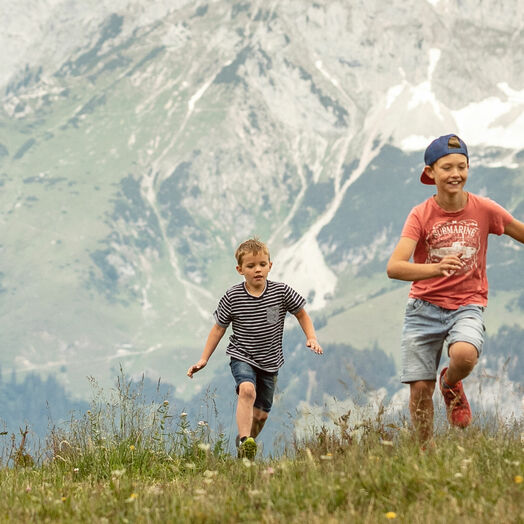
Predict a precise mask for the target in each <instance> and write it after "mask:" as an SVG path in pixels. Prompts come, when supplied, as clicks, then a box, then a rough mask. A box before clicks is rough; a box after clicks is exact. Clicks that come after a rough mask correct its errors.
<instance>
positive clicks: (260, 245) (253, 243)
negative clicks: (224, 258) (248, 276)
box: [235, 237, 270, 266]
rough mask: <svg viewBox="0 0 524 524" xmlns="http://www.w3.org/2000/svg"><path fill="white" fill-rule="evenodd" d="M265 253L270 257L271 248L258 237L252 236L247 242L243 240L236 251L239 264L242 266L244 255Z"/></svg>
mask: <svg viewBox="0 0 524 524" xmlns="http://www.w3.org/2000/svg"><path fill="white" fill-rule="evenodd" d="M260 252H262V253H264V254H266V255H267V257H268V259H269V258H270V256H269V249H268V247H267V246H266V244H264V242H262V241H261V240H259V239H258V238H257V237H253V238H250V239H249V240H246V241H245V242H242V244H240V245H239V246H238V248H237V250H236V251H235V258H236V259H237V264H238V265H239V266H242V260H243V259H244V256H245V255H247V254H249V253H253V254H254V255H257V254H258V253H260Z"/></svg>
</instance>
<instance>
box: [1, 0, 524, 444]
mask: <svg viewBox="0 0 524 524" xmlns="http://www.w3.org/2000/svg"><path fill="white" fill-rule="evenodd" d="M2 12H3V16H2V18H1V20H0V46H1V49H2V60H1V61H0V93H1V94H0V195H1V207H0V213H1V214H0V224H1V239H0V254H1V258H0V308H1V315H0V334H1V335H0V337H1V339H0V340H1V345H0V348H1V350H0V365H1V369H2V372H3V373H2V376H1V383H0V398H2V400H3V402H2V406H3V410H4V411H3V412H2V413H0V418H1V419H2V420H4V423H5V426H6V427H7V428H8V429H9V430H16V426H17V425H18V424H21V423H22V421H24V420H27V421H29V422H30V423H31V424H32V425H33V427H34V428H35V431H39V432H42V431H44V429H45V425H46V419H47V417H48V416H49V412H51V413H50V414H51V418H52V419H53V420H54V421H56V420H59V419H60V418H62V417H64V416H66V415H67V412H68V410H70V409H73V408H74V409H82V407H83V406H85V401H86V400H87V399H89V397H90V383H89V381H88V380H87V378H86V377H88V376H93V377H95V379H96V380H97V381H98V382H99V383H100V384H102V385H104V386H106V387H110V386H111V384H112V383H113V381H114V379H115V377H116V375H117V374H118V370H119V368H120V366H122V368H123V369H124V370H125V371H126V373H129V374H130V375H132V376H137V377H140V376H141V375H142V374H145V376H146V377H147V380H148V381H150V382H151V384H154V383H156V382H157V380H158V379H159V378H161V381H162V383H163V384H165V385H166V387H168V389H167V390H166V391H169V393H166V394H168V395H169V396H171V397H172V399H173V400H174V402H175V405H176V406H177V407H180V408H181V409H182V407H183V408H184V409H189V408H192V409H194V410H195V412H198V409H199V406H201V399H202V395H203V393H204V391H205V390H206V388H210V389H209V391H219V392H220V395H218V394H216V398H217V406H218V409H219V413H220V412H221V413H223V416H222V419H221V421H222V423H223V424H224V425H225V426H226V431H234V429H232V428H234V417H233V409H234V408H233V402H234V392H233V387H232V380H231V379H230V377H229V370H228V368H227V361H226V358H225V356H224V348H225V342H226V340H225V339H224V343H223V344H222V345H221V346H220V348H219V349H218V350H217V352H216V354H215V355H214V357H213V359H212V361H211V362H210V364H209V366H208V367H207V368H206V370H205V371H203V372H202V373H200V374H198V375H197V376H196V377H195V379H194V380H193V381H189V380H188V379H187V378H186V377H185V373H186V370H187V368H188V367H189V365H190V364H192V363H193V362H194V361H196V360H197V359H198V357H199V355H200V352H201V349H202V346H203V343H204V341H205V337H206V335H207V333H208V330H209V329H210V327H211V325H212V322H213V320H212V312H213V310H214V308H215V306H216V303H217V301H218V299H219V297H220V296H221V295H222V293H223V292H224V290H225V289H226V288H227V287H229V286H231V285H232V284H234V283H236V282H237V281H238V275H237V273H236V271H235V267H234V266H235V260H234V257H233V252H234V249H235V248H236V246H237V244H238V243H239V242H240V241H242V240H244V239H245V238H247V237H249V236H251V235H254V234H255V235H258V236H259V237H261V238H262V239H263V240H266V241H267V242H268V243H269V245H270V248H271V252H272V258H273V260H274V267H273V270H272V273H271V278H272V279H273V280H284V281H286V282H288V283H289V284H290V285H292V286H293V287H294V288H296V289H297V290H298V291H299V292H301V293H302V294H303V295H304V296H306V297H307V298H308V310H309V311H310V313H311V315H312V316H313V318H314V320H315V323H316V325H317V327H318V334H319V338H320V339H321V342H322V343H323V345H324V347H325V349H326V354H325V356H324V357H322V358H318V357H317V356H315V355H313V354H312V353H309V352H308V350H307V349H306V348H305V347H303V341H302V339H301V336H300V333H299V332H297V331H296V329H294V328H295V326H296V322H295V320H294V319H293V318H290V319H289V320H288V326H289V328H290V329H289V331H288V332H287V334H286V355H287V363H286V365H285V366H284V368H283V370H282V373H281V377H280V382H279V388H280V389H279V395H278V397H277V402H276V406H275V412H274V415H273V418H272V421H273V422H270V423H268V430H267V433H268V435H271V437H273V436H275V435H278V434H279V433H280V432H282V431H283V427H284V426H286V424H289V423H291V424H294V423H295V422H296V421H297V420H298V419H300V420H301V421H302V422H303V424H305V425H307V423H308V422H307V421H306V422H304V420H305V419H304V420H303V419H302V418H301V417H302V415H301V413H302V412H303V411H304V410H303V408H306V409H309V411H310V412H311V413H316V415H315V416H316V417H317V418H320V419H322V417H325V416H327V415H326V414H328V413H331V412H332V411H333V410H336V409H342V410H344V409H350V408H351V406H352V403H353V402H357V403H359V402H360V403H361V404H365V403H366V402H368V401H369V400H370V399H371V398H375V399H377V398H378V399H382V400H384V402H387V403H388V405H390V406H393V408H392V409H393V411H395V409H400V407H398V408H395V407H394V406H404V404H405V398H406V390H405V388H403V387H401V386H400V385H399V384H398V378H397V365H398V363H399V338H400V328H401V323H402V317H403V309H404V302H405V299H406V297H407V292H408V286H407V285H406V284H404V283H399V282H393V281H389V280H388V278H387V276H386V274H385V264H386V261H387V259H388V257H389V255H390V253H391V250H392V248H393V246H394V245H395V243H396V241H397V239H398V236H399V233H400V230H401V227H402V224H403V222H404V219H405V217H406V215H407V213H408V212H409V210H410V209H411V207H413V205H415V204H417V203H418V202H420V201H422V200H423V199H425V198H426V197H428V196H430V195H431V194H432V189H431V188H429V187H427V186H423V185H422V184H420V183H419V181H418V177H419V173H420V171H421V169H422V167H423V162H422V158H423V150H424V148H425V146H426V145H427V143H428V142H429V141H430V140H431V139H432V138H434V137H435V136H438V135H441V134H445V133H449V132H457V133H458V134H460V135H461V137H462V138H463V139H464V140H465V141H466V142H467V144H468V146H469V148H470V153H471V170H470V179H469V181H468V188H469V190H471V191H473V192H477V193H479V194H483V195H489V196H490V197H491V198H493V199H495V200H496V201H497V202H499V203H500V204H502V205H503V206H505V207H506V208H507V209H508V210H509V211H510V212H512V213H513V214H514V216H516V217H517V218H519V219H521V220H522V219H524V201H523V200H524V199H523V194H524V193H523V187H524V168H523V166H524V149H523V144H524V52H523V49H524V28H523V25H522V20H523V19H524V4H522V2H520V1H518V0H509V1H508V2H504V4H501V3H500V2H498V1H495V0H490V1H482V2H479V1H478V0H463V1H460V2H456V1H448V0H432V1H426V0H411V1H400V0H393V1H388V2H386V1H385V0H370V1H356V0H355V1H353V0H346V1H335V0H332V1H328V0H326V1H298V0H285V1H284V0H281V1H277V0H274V1H271V0H258V1H255V0H253V1H228V0H215V1H184V0H178V1H173V0H169V1H168V0H162V1H147V2H146V1H145V0H144V1H131V0H111V1H109V0H97V1H96V2H95V1H94V0H85V1H82V2H80V1H78V0H2ZM523 270H524V250H523V249H522V246H520V245H517V243H516V242H514V241H512V240H511V239H509V238H507V237H502V238H498V237H492V238H491V239H490V251H489V271H488V277H489V280H490V286H491V288H490V306H489V309H488V311H487V314H486V327H487V334H488V341H487V344H486V352H485V357H484V359H483V361H482V363H481V365H480V366H479V368H478V370H477V372H476V375H475V377H472V378H471V379H469V384H470V386H469V387H470V388H471V389H472V390H474V388H476V387H477V386H478V392H477V393H478V395H477V396H476V398H475V399H473V401H474V403H476V405H478V406H485V407H490V409H491V408H493V409H494V410H495V411H496V412H497V413H499V414H503V415H504V416H509V415H510V414H514V415H515V416H517V417H521V416H522V409H523V405H522V400H523V381H522V376H523V370H524V355H523V349H522V340H523V334H524V317H523V310H524V287H523V284H522V282H523V280H522V273H523ZM476 381H477V382H476ZM357 392H358V395H357ZM58 399H60V400H58ZM333 399H336V402H335V404H337V403H338V404H337V405H336V406H335V407H334V405H333ZM358 399H360V400H358ZM46 401H47V403H48V407H46V405H45V403H46ZM39 406H40V407H39ZM46 410H47V411H46ZM38 416H40V419H39V421H38V422H37V421H36V419H37V418H38ZM286 419H287V422H286ZM302 422H301V423H302ZM286 427H287V426H286ZM42 428H44V429H42ZM267 438H269V437H267Z"/></svg>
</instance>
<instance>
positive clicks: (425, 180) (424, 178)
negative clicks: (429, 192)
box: [420, 170, 435, 186]
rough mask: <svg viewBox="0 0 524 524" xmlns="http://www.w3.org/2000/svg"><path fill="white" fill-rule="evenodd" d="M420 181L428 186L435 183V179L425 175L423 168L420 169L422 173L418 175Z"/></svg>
mask: <svg viewBox="0 0 524 524" xmlns="http://www.w3.org/2000/svg"><path fill="white" fill-rule="evenodd" d="M420 181H421V182H422V183H423V184H426V185H428V186H434V185H435V181H434V180H433V179H432V178H429V176H428V175H426V172H425V170H424V171H422V174H421V175H420Z"/></svg>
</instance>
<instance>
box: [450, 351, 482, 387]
mask: <svg viewBox="0 0 524 524" xmlns="http://www.w3.org/2000/svg"><path fill="white" fill-rule="evenodd" d="M448 353H449V367H448V370H447V371H446V374H445V376H444V380H445V382H446V384H448V386H454V385H455V384H456V383H457V382H458V381H459V380H462V379H463V378H466V377H467V376H468V375H469V374H470V373H471V372H472V371H473V368H474V367H475V364H476V363H477V360H478V352H477V348H476V347H475V346H474V345H473V344H469V343H468V342H455V344H452V345H451V346H450V347H449V352H448Z"/></svg>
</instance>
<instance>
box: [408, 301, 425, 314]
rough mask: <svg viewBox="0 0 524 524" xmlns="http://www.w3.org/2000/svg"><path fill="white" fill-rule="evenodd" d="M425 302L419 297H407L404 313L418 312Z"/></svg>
mask: <svg viewBox="0 0 524 524" xmlns="http://www.w3.org/2000/svg"><path fill="white" fill-rule="evenodd" d="M425 304H426V302H424V300H421V299H420V298H408V302H407V304H406V313H418V312H419V311H420V310H421V309H422V308H423V307H424V305H425Z"/></svg>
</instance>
